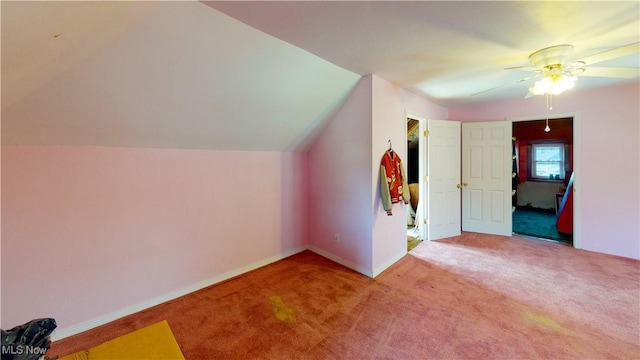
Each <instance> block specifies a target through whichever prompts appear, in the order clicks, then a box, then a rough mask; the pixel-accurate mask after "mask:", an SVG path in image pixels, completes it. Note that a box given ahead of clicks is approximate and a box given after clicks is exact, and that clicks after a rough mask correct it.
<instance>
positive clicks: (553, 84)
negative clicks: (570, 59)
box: [529, 75, 576, 95]
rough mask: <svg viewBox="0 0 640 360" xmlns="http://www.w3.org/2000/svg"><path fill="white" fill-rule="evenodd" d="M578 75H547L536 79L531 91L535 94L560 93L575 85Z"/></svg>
mask: <svg viewBox="0 0 640 360" xmlns="http://www.w3.org/2000/svg"><path fill="white" fill-rule="evenodd" d="M575 83H576V77H575V76H568V75H552V76H545V77H543V78H542V79H540V80H538V81H536V82H535V83H534V84H533V86H532V87H530V88H529V91H530V92H531V93H532V94H533V95H546V94H552V95H558V94H561V93H563V92H564V91H566V90H569V89H571V88H573V87H574V86H575Z"/></svg>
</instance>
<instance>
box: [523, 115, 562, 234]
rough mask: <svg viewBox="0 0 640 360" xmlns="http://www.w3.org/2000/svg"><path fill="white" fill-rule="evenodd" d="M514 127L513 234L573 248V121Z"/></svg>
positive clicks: (525, 122)
mask: <svg viewBox="0 0 640 360" xmlns="http://www.w3.org/2000/svg"><path fill="white" fill-rule="evenodd" d="M546 125H547V121H546V119H545V120H529V121H514V122H513V123H512V126H513V131H512V133H513V150H514V158H513V192H512V194H513V207H512V210H513V214H512V216H513V233H514V234H518V235H524V236H529V237H534V238H540V239H545V240H552V241H558V242H562V243H565V244H568V245H571V246H573V228H572V224H573V212H572V211H573V196H572V192H573V189H572V187H573V171H574V158H573V144H574V139H573V134H574V129H573V127H574V124H573V117H563V118H557V119H549V120H548V125H549V128H550V130H549V131H545V127H546Z"/></svg>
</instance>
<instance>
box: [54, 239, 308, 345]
mask: <svg viewBox="0 0 640 360" xmlns="http://www.w3.org/2000/svg"><path fill="white" fill-rule="evenodd" d="M307 248H308V247H307V246H306V245H305V246H301V247H298V248H295V249H293V250H289V251H286V252H284V253H282V254H279V255H274V256H271V257H269V258H266V259H264V260H260V261H257V262H255V263H252V264H249V265H247V266H243V267H241V268H239V269H235V270H232V271H229V272H226V273H224V274H221V275H218V276H214V277H213V278H210V279H207V280H204V281H200V282H198V283H195V284H192V285H189V286H186V287H184V288H182V289H178V290H175V291H172V292H170V293H167V294H164V295H160V296H156V297H154V298H151V299H149V300H146V301H143V302H141V303H138V304H134V305H131V306H128V307H125V308H122V309H119V310H116V311H113V312H110V313H108V314H104V315H101V316H98V317H95V318H93V319H90V320H87V321H83V322H81V323H78V324H76V325H73V326H69V327H66V328H63V329H56V330H55V331H54V332H53V334H52V335H51V341H57V340H60V339H64V338H66V337H69V336H72V335H76V334H79V333H81V332H84V331H87V330H90V329H93V328H95V327H98V326H100V325H104V324H107V323H109V322H111V321H114V320H117V319H120V318H122V317H125V316H127V315H131V314H134V313H137V312H139V311H142V310H145V309H148V308H150V307H153V306H156V305H159V304H162V303H164V302H167V301H170V300H173V299H176V298H179V297H181V296H184V295H187V294H189V293H192V292H194V291H198V290H200V289H204V288H206V287H207V286H211V285H214V284H217V283H219V282H221V281H225V280H229V279H231V278H233V277H236V276H238V275H241V274H244V273H246V272H249V271H251V270H255V269H257V268H260V267H263V266H265V265H268V264H271V263H273V262H276V261H278V260H282V259H284V258H286V257H289V256H291V255H295V254H297V253H299V252H302V251H304V250H307Z"/></svg>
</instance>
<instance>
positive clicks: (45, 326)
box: [1, 318, 58, 360]
mask: <svg viewBox="0 0 640 360" xmlns="http://www.w3.org/2000/svg"><path fill="white" fill-rule="evenodd" d="M57 326H58V325H57V324H56V321H55V320H54V319H50V318H45V319H36V320H31V321H29V322H28V323H26V324H24V325H19V326H16V327H14V328H13V329H9V330H6V331H5V330H2V359H1V360H37V359H40V358H44V355H45V353H46V352H47V351H48V350H49V348H50V347H51V340H49V336H50V335H51V333H52V332H53V330H55V328H56V327H57Z"/></svg>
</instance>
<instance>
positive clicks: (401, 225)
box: [371, 75, 448, 276]
mask: <svg viewBox="0 0 640 360" xmlns="http://www.w3.org/2000/svg"><path fill="white" fill-rule="evenodd" d="M447 113H448V112H447V109H446V108H443V107H441V106H438V105H435V104H433V103H431V102H429V101H427V100H425V99H424V98H421V97H419V96H417V95H415V94H413V93H411V92H409V91H407V90H405V89H403V88H401V87H399V86H396V85H394V84H392V83H390V82H388V81H386V80H383V79H381V78H379V77H377V76H375V75H374V76H373V114H372V115H373V130H372V139H373V143H372V150H373V154H372V157H371V166H372V168H373V172H372V173H371V181H372V182H373V184H374V187H373V189H372V193H371V195H372V200H373V272H374V276H375V275H377V274H378V273H380V272H382V271H383V270H384V269H386V268H387V267H389V266H390V265H391V264H393V262H395V261H396V260H398V259H399V258H400V257H401V256H403V255H405V254H406V252H407V229H406V228H407V225H406V224H407V220H406V210H407V208H406V207H407V206H410V205H404V204H395V205H394V207H393V215H392V216H388V215H387V213H386V212H385V211H384V209H383V208H382V202H381V200H380V185H379V184H380V159H381V158H382V155H383V154H384V152H385V151H386V150H387V148H388V147H389V145H388V140H391V142H392V144H393V148H394V151H396V152H397V153H398V155H400V158H401V159H402V160H403V161H404V162H405V164H404V166H405V170H406V160H407V120H406V115H407V114H411V115H414V116H418V117H421V118H424V119H440V120H442V119H446V118H447Z"/></svg>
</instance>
